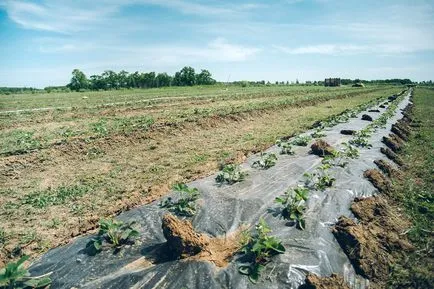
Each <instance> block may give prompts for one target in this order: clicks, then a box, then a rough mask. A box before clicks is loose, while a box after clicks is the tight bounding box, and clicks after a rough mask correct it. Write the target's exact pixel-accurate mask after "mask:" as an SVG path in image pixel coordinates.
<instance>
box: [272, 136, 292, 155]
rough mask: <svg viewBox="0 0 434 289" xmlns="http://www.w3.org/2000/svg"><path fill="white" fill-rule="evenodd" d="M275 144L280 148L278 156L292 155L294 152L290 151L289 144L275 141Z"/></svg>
mask: <svg viewBox="0 0 434 289" xmlns="http://www.w3.org/2000/svg"><path fill="white" fill-rule="evenodd" d="M276 144H277V146H278V147H280V154H282V155H293V154H294V150H293V149H292V145H291V144H290V143H289V142H286V141H282V140H277V141H276Z"/></svg>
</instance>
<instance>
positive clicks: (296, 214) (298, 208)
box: [275, 186, 309, 230]
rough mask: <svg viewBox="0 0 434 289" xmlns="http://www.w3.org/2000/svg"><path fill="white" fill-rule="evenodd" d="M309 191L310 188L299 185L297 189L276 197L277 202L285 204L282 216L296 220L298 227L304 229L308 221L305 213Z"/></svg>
mask: <svg viewBox="0 0 434 289" xmlns="http://www.w3.org/2000/svg"><path fill="white" fill-rule="evenodd" d="M308 192H309V190H308V188H306V187H303V186H298V187H297V188H295V189H289V190H287V191H286V192H285V193H284V194H283V195H282V196H280V197H277V198H276V199H275V201H276V203H278V204H281V205H283V210H282V217H284V218H285V219H289V220H292V221H294V222H295V223H296V226H297V228H299V229H301V230H304V228H305V223H306V222H305V219H304V217H303V213H304V211H305V210H306V201H307V199H308V196H307V194H308Z"/></svg>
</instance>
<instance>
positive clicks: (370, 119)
mask: <svg viewBox="0 0 434 289" xmlns="http://www.w3.org/2000/svg"><path fill="white" fill-rule="evenodd" d="M362 120H367V121H372V117H371V116H370V115H367V114H364V115H362Z"/></svg>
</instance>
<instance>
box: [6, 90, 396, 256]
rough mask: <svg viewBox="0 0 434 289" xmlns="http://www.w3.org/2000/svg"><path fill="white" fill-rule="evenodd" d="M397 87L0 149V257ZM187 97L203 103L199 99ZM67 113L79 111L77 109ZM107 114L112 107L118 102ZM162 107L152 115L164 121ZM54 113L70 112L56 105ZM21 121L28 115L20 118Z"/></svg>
mask: <svg viewBox="0 0 434 289" xmlns="http://www.w3.org/2000/svg"><path fill="white" fill-rule="evenodd" d="M398 90H399V88H398V89H394V90H388V89H382V90H378V91H368V92H364V93H358V94H355V95H353V96H352V97H348V98H342V95H341V96H340V97H339V98H337V99H332V100H328V101H322V102H321V98H320V99H319V100H318V101H314V102H308V103H299V105H297V103H296V104H295V105H283V106H273V107H270V108H267V109H262V108H261V106H258V107H256V108H255V107H254V108H255V109H249V110H246V111H244V112H238V113H232V114H231V113H227V114H223V115H221V116H219V115H218V114H213V115H210V116H205V115H202V116H200V117H197V118H192V119H188V118H187V119H185V118H184V117H181V118H179V119H177V120H176V121H175V122H169V123H166V124H165V123H164V122H158V123H157V124H159V125H156V126H153V127H151V128H150V129H149V130H146V131H133V132H132V133H130V134H119V133H113V134H108V135H107V136H105V137H100V138H95V139H88V138H80V137H78V138H71V139H68V141H67V142H64V143H62V144H57V145H56V144H52V145H49V146H47V147H45V148H42V149H38V150H36V151H34V152H31V153H26V154H22V155H12V156H6V157H2V158H1V159H0V182H1V183H2V184H4V185H3V186H2V188H3V189H2V192H1V193H0V205H1V209H0V215H1V218H2V220H4V221H3V222H2V224H1V231H3V232H5V237H4V241H3V244H2V245H1V255H2V256H1V258H0V260H1V259H3V260H6V259H9V258H11V257H12V258H13V257H14V254H19V253H21V252H25V253H27V254H29V253H30V254H39V253H41V252H44V251H46V250H47V249H49V248H51V247H54V246H58V245H59V244H62V243H65V242H67V241H68V240H69V239H70V238H71V237H73V236H76V235H79V234H82V233H84V232H87V231H88V230H90V229H92V228H94V227H95V225H96V222H97V221H98V220H99V218H100V217H106V216H108V215H114V214H117V213H119V212H120V211H123V210H126V209H128V208H130V207H133V206H137V205H141V204H145V203H148V202H150V201H153V200H155V199H157V198H158V197H160V196H162V195H164V194H165V193H167V192H168V188H169V187H170V185H171V184H173V183H174V182H178V181H189V180H193V179H195V178H198V177H201V176H205V175H209V174H211V173H213V172H215V171H216V170H217V165H218V163H219V162H220V161H222V160H228V159H232V160H233V161H235V162H237V161H238V162H239V161H241V160H242V159H243V158H244V156H245V155H248V154H249V153H251V152H257V151H259V150H262V149H264V148H266V147H268V146H270V145H271V144H273V143H274V142H275V140H276V139H277V138H279V137H282V136H286V135H293V134H296V133H299V132H301V131H303V130H305V129H307V128H308V127H310V126H311V125H312V124H313V122H314V121H315V120H318V119H322V118H325V117H326V116H329V115H330V114H336V113H340V112H342V111H343V110H345V109H348V108H352V107H355V106H356V105H358V104H361V103H364V102H367V101H369V100H371V99H374V98H376V97H378V96H385V95H386V96H387V95H389V94H392V93H393V92H396V91H398ZM335 96H336V97H337V96H339V95H335ZM330 98H332V97H330ZM255 101H258V100H255ZM262 101H264V99H263V100H262ZM234 102H237V100H234V101H233V102H231V101H229V102H228V103H227V104H226V105H225V104H224V103H223V102H222V103H218V104H217V106H218V109H217V108H216V109H215V111H219V110H221V109H223V107H225V109H226V108H227V107H228V106H227V105H228V104H229V105H233V103H234ZM241 104H242V102H240V105H241ZM195 105H198V106H200V108H203V107H202V106H204V105H205V104H203V103H198V104H195ZM297 106H299V107H297ZM205 107H206V105H205ZM159 109H160V110H159V111H160V114H159V115H160V116H161V115H164V113H167V111H166V109H167V107H164V108H159ZM183 109H187V110H189V111H191V110H192V109H193V111H194V107H184V108H183V107H177V108H176V111H177V113H176V114H168V115H169V116H170V115H177V116H179V113H178V112H179V111H180V110H183ZM132 111H134V110H132ZM140 111H141V112H143V111H142V110H140ZM53 113H54V112H50V113H49V114H48V115H51V114H53ZM70 113H71V112H66V114H70ZM75 113H76V114H83V115H85V112H83V111H78V112H75ZM105 113H106V114H111V113H115V114H119V112H117V109H114V111H110V110H107V111H105ZM189 115H190V114H189ZM169 116H167V115H166V116H164V117H163V116H161V118H158V117H157V118H158V119H165V120H166V119H167V118H168V117H169ZM93 117H94V115H92V116H91V119H93ZM38 118H39V119H40V122H41V123H40V125H38V124H37V123H36V122H34V121H32V123H33V125H35V127H34V128H35V130H37V131H38V133H40V134H43V133H44V132H43V130H44V129H45V127H47V130H49V128H50V127H55V126H56V125H55V122H56V120H55V119H53V118H52V117H48V118H47V114H42V115H41V114H37V117H36V118H35V119H38ZM59 118H60V120H61V121H65V120H66V121H71V120H68V117H65V115H64V114H62V116H61V117H59ZM28 121H29V119H28V118H26V119H25V121H24V123H25V124H26V125H27V124H29V122H28ZM77 123H80V121H77ZM14 125H18V126H20V125H21V124H20V123H19V122H18V123H17V122H16V123H15V124H14Z"/></svg>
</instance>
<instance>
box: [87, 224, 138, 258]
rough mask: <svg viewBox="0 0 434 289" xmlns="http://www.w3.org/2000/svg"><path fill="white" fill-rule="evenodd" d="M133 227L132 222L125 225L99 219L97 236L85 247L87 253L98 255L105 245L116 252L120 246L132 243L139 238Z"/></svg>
mask: <svg viewBox="0 0 434 289" xmlns="http://www.w3.org/2000/svg"><path fill="white" fill-rule="evenodd" d="M133 225H134V222H130V223H128V224H125V223H124V222H122V221H115V220H110V219H107V220H105V219H101V220H100V221H99V232H98V236H97V237H95V238H93V239H92V240H91V241H90V242H89V243H88V245H87V249H88V252H89V253H91V255H93V254H95V253H98V252H100V251H101V250H102V249H103V246H104V245H105V244H108V246H110V247H115V249H116V250H118V249H119V248H120V247H121V246H122V245H124V244H127V243H129V242H134V239H135V238H136V237H138V236H139V232H138V231H137V230H135V229H134V228H133ZM104 241H105V242H104Z"/></svg>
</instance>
